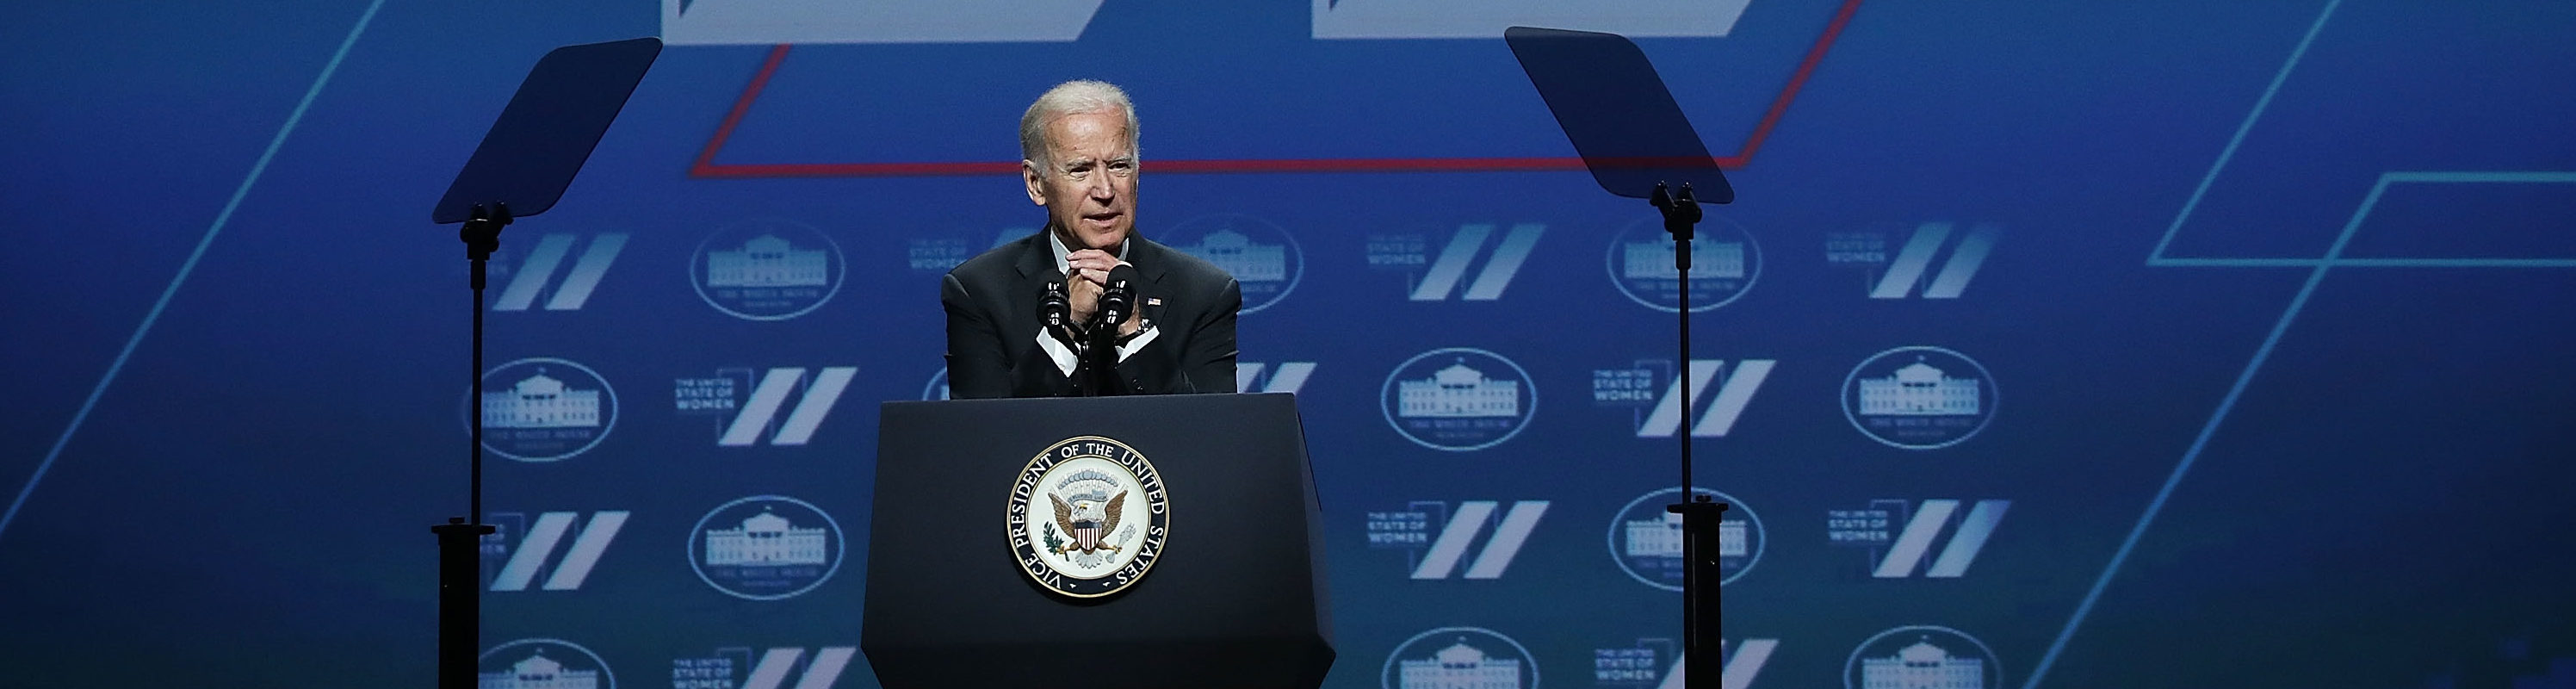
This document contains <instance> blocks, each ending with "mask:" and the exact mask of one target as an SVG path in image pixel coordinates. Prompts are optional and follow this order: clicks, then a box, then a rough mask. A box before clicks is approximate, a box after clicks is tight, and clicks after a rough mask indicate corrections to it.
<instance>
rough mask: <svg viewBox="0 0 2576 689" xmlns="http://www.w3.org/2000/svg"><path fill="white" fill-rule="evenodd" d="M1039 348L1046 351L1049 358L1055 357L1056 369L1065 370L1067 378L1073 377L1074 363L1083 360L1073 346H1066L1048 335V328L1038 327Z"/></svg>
mask: <svg viewBox="0 0 2576 689" xmlns="http://www.w3.org/2000/svg"><path fill="white" fill-rule="evenodd" d="M1038 350H1039V351H1043V352H1046V355H1047V358H1049V359H1054V360H1055V367H1056V370H1059V371H1063V372H1064V375H1065V377H1067V378H1071V377H1073V368H1074V365H1075V364H1079V363H1081V362H1082V357H1081V356H1079V355H1076V354H1074V352H1073V348H1072V347H1067V346H1064V343H1063V342H1058V341H1056V339H1055V338H1054V337H1053V336H1050V335H1047V331H1046V328H1039V329H1038Z"/></svg>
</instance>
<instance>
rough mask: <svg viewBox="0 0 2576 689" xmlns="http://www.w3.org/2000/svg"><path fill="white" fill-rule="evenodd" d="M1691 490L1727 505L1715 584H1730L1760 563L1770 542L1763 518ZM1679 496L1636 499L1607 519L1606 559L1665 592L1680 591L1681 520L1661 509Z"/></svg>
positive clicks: (1673, 492)
mask: <svg viewBox="0 0 2576 689" xmlns="http://www.w3.org/2000/svg"><path fill="white" fill-rule="evenodd" d="M1692 492H1693V493H1696V494H1699V495H1706V496H1709V497H1711V498H1715V499H1716V500H1717V501H1718V502H1723V503H1726V504H1727V506H1728V507H1727V509H1726V516H1724V517H1721V518H1720V519H1719V520H1718V522H1717V541H1718V546H1717V564H1718V569H1719V571H1721V572H1724V574H1725V576H1724V577H1723V578H1721V579H1719V580H1718V582H1717V583H1718V584H1719V585H1725V584H1732V583H1735V580H1737V579H1741V578H1743V577H1744V574H1745V573H1746V572H1750V571H1752V570H1753V565H1754V564H1755V563H1757V562H1760V561H1761V560H1762V549H1763V546H1765V545H1767V543H1768V541H1769V539H1768V538H1767V537H1765V536H1764V532H1763V530H1762V516H1761V515H1758V514H1754V512H1753V507H1752V506H1751V505H1746V504H1744V501H1742V500H1737V499H1735V498H1734V497H1733V496H1729V495H1727V494H1725V493H1720V492H1717V491H1713V490H1709V489H1706V488H1694V489H1692ZM1681 493H1682V489H1680V488H1678V487H1675V488H1665V489H1662V490H1658V491H1654V492H1651V493H1647V494H1645V495H1640V496H1637V499H1635V500H1630V501H1628V505H1627V506H1626V507H1621V508H1619V514H1618V516H1616V517H1613V518H1612V519H1611V520H1610V535H1609V543H1610V559H1611V560H1612V561H1615V562H1618V563H1619V569H1620V570H1621V571H1625V572H1627V573H1628V576H1629V577H1632V578H1635V579H1636V580H1637V581H1639V582H1641V583H1644V584H1645V585H1647V586H1653V587H1655V588H1659V589H1663V590H1666V591H1680V590H1682V574H1683V568H1682V564H1683V562H1682V516H1681V515H1678V514H1674V513H1671V512H1666V511H1664V506H1665V505H1669V504H1672V503H1674V502H1678V500H1676V499H1675V496H1678V495H1681Z"/></svg>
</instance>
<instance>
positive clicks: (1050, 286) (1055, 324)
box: [1038, 273, 1073, 332]
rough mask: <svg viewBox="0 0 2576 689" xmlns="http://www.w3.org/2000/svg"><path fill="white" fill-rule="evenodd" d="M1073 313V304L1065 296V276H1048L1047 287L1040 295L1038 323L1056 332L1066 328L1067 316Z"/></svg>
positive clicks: (1059, 274) (1057, 274)
mask: <svg viewBox="0 0 2576 689" xmlns="http://www.w3.org/2000/svg"><path fill="white" fill-rule="evenodd" d="M1072 311H1073V306H1072V302H1071V300H1069V299H1068V298H1067V297H1066V296H1065V290H1064V274H1063V273H1056V274H1053V275H1049V276H1047V281H1046V286H1045V287H1044V288H1043V289H1042V290H1041V291H1040V292H1039V293H1038V322H1039V323H1042V324H1045V326H1046V329H1047V330H1048V331H1049V332H1054V331H1057V330H1060V329H1062V328H1064V326H1065V321H1066V320H1067V319H1068V315H1067V314H1070V313H1072Z"/></svg>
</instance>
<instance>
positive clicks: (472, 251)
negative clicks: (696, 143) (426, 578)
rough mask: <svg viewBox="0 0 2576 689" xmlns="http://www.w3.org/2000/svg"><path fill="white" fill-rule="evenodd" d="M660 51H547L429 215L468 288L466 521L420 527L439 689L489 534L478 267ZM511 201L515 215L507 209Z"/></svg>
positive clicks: (471, 603) (465, 625)
mask: <svg viewBox="0 0 2576 689" xmlns="http://www.w3.org/2000/svg"><path fill="white" fill-rule="evenodd" d="M661 52H662V41H661V39H657V38H637V39H630V40H624V41H613V42H608V43H591V44H586V45H573V46H565V47H562V48H556V49H555V50H554V51H553V52H549V53H547V54H546V56H545V59H542V60H539V61H537V66H536V69H534V70H531V71H530V72H529V73H528V79H527V81H524V82H521V83H520V84H519V92H518V94H517V95H514V96H511V97H510V105H509V107H507V108H503V109H502V111H501V117H500V119H499V120H496V121H494V122H493V123H492V130H491V131H490V132H488V133H486V134H484V135H483V144H482V145H481V146H479V147H477V148H475V149H474V157H472V158H470V159H467V160H466V162H465V169H464V171H462V172H459V173H457V175H456V181H455V182H454V183H452V184H450V185H449V186H448V188H447V195H446V196H445V197H443V198H441V199H439V201H438V206H437V207H436V208H434V209H432V210H431V211H430V219H431V220H432V221H434V222H436V223H438V224H442V225H443V224H448V223H459V222H461V223H464V226H463V227H462V228H460V229H459V230H458V231H457V237H458V238H459V239H463V240H464V241H465V259H466V260H467V261H469V262H470V263H471V264H472V276H471V277H470V278H468V280H469V283H470V284H469V286H470V287H472V288H473V290H474V304H473V306H474V334H473V340H472V348H473V352H474V354H473V366H474V370H473V374H474V379H473V388H472V392H471V393H470V394H471V395H472V398H473V402H472V404H473V413H472V419H471V421H472V425H473V432H472V443H471V444H470V446H469V447H470V448H471V453H470V455H471V456H470V459H469V460H468V461H469V462H470V464H471V466H472V478H471V479H470V481H471V483H470V484H469V487H468V489H467V490H468V493H467V505H468V508H467V512H466V515H467V516H463V517H449V518H448V519H447V523H445V524H440V525H437V526H432V527H429V530H430V532H431V533H435V534H438V685H437V686H438V687H439V689H473V687H474V686H475V684H476V682H475V679H476V678H475V661H476V657H477V655H478V653H477V649H480V648H481V647H482V640H481V636H482V631H483V630H482V626H483V611H482V606H481V601H482V599H481V597H480V594H481V593H482V577H481V571H480V570H481V568H480V567H479V565H480V563H481V552H480V551H481V549H480V547H479V546H480V545H481V543H482V541H483V537H484V536H486V535H490V534H492V533H493V532H494V531H495V530H494V529H493V527H492V525H490V524H485V523H483V308H484V307H483V304H484V301H483V284H484V264H485V263H487V262H489V261H490V259H491V258H492V252H493V251H495V250H498V249H500V248H501V228H503V227H506V226H508V225H509V224H510V223H511V222H512V221H513V220H515V219H516V218H517V217H520V216H529V215H536V214H538V213H543V212H545V211H546V209H548V208H552V207H554V205H555V201H556V200H558V199H561V198H563V192H564V189H565V188H567V187H570V186H571V185H572V178H573V175H574V174H575V173H578V172H580V171H581V165H582V163H583V162H584V161H587V160H589V159H590V152H591V150H592V149H594V148H597V147H598V146H599V138H600V136H601V135H603V134H606V133H607V132H608V125H609V123H610V122H613V121H615V120H616V119H617V112H618V111H619V110H622V109H624V108H625V106H626V98H627V96H629V95H632V94H634V92H635V85H636V84H637V83H639V82H641V81H643V79H644V71H645V70H646V69H648V68H650V67H652V66H653V58H654V57H655V56H657V55H660V54H661ZM513 203H516V204H518V206H517V211H516V213H515V214H514V213H513V211H512V207H511V204H513Z"/></svg>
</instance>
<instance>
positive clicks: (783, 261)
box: [689, 218, 849, 321]
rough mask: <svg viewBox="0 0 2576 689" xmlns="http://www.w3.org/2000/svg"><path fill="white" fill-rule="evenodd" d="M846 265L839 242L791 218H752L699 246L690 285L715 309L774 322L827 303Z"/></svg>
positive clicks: (836, 288)
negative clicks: (834, 241) (836, 242)
mask: <svg viewBox="0 0 2576 689" xmlns="http://www.w3.org/2000/svg"><path fill="white" fill-rule="evenodd" d="M848 267H849V266H848V264H847V263H846V262H844V261H843V260H842V258H841V247H840V245H839V244H835V243H833V242H832V238H831V237H828V236H824V234H823V233H822V232H821V231H819V230H816V229H814V228H812V227H809V226H807V225H805V224H804V223H799V222H795V221H792V220H780V219H775V218H771V219H761V220H750V221H745V222H741V223H736V224H734V225H732V226H729V227H726V228H724V229H722V230H718V231H716V233H715V234H713V235H709V236H708V237H707V239H706V241H704V242H700V243H699V244H698V252H697V254H696V255H695V256H693V257H691V258H690V259H689V284H690V285H692V286H695V287H696V288H697V290H698V298H700V299H705V300H706V302H707V305H708V306H713V307H716V310H718V311H723V312H725V313H727V314H731V315H733V316H734V317H737V318H744V319H749V320H755V321H778V320H786V319H790V318H795V317H797V316H802V315H805V314H807V313H811V312H813V311H814V309H815V307H819V306H822V305H823V302H827V301H831V299H832V295H833V294H834V293H836V292H839V291H840V289H841V278H842V275H843V274H844V273H845V272H846V271H847V269H848Z"/></svg>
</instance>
